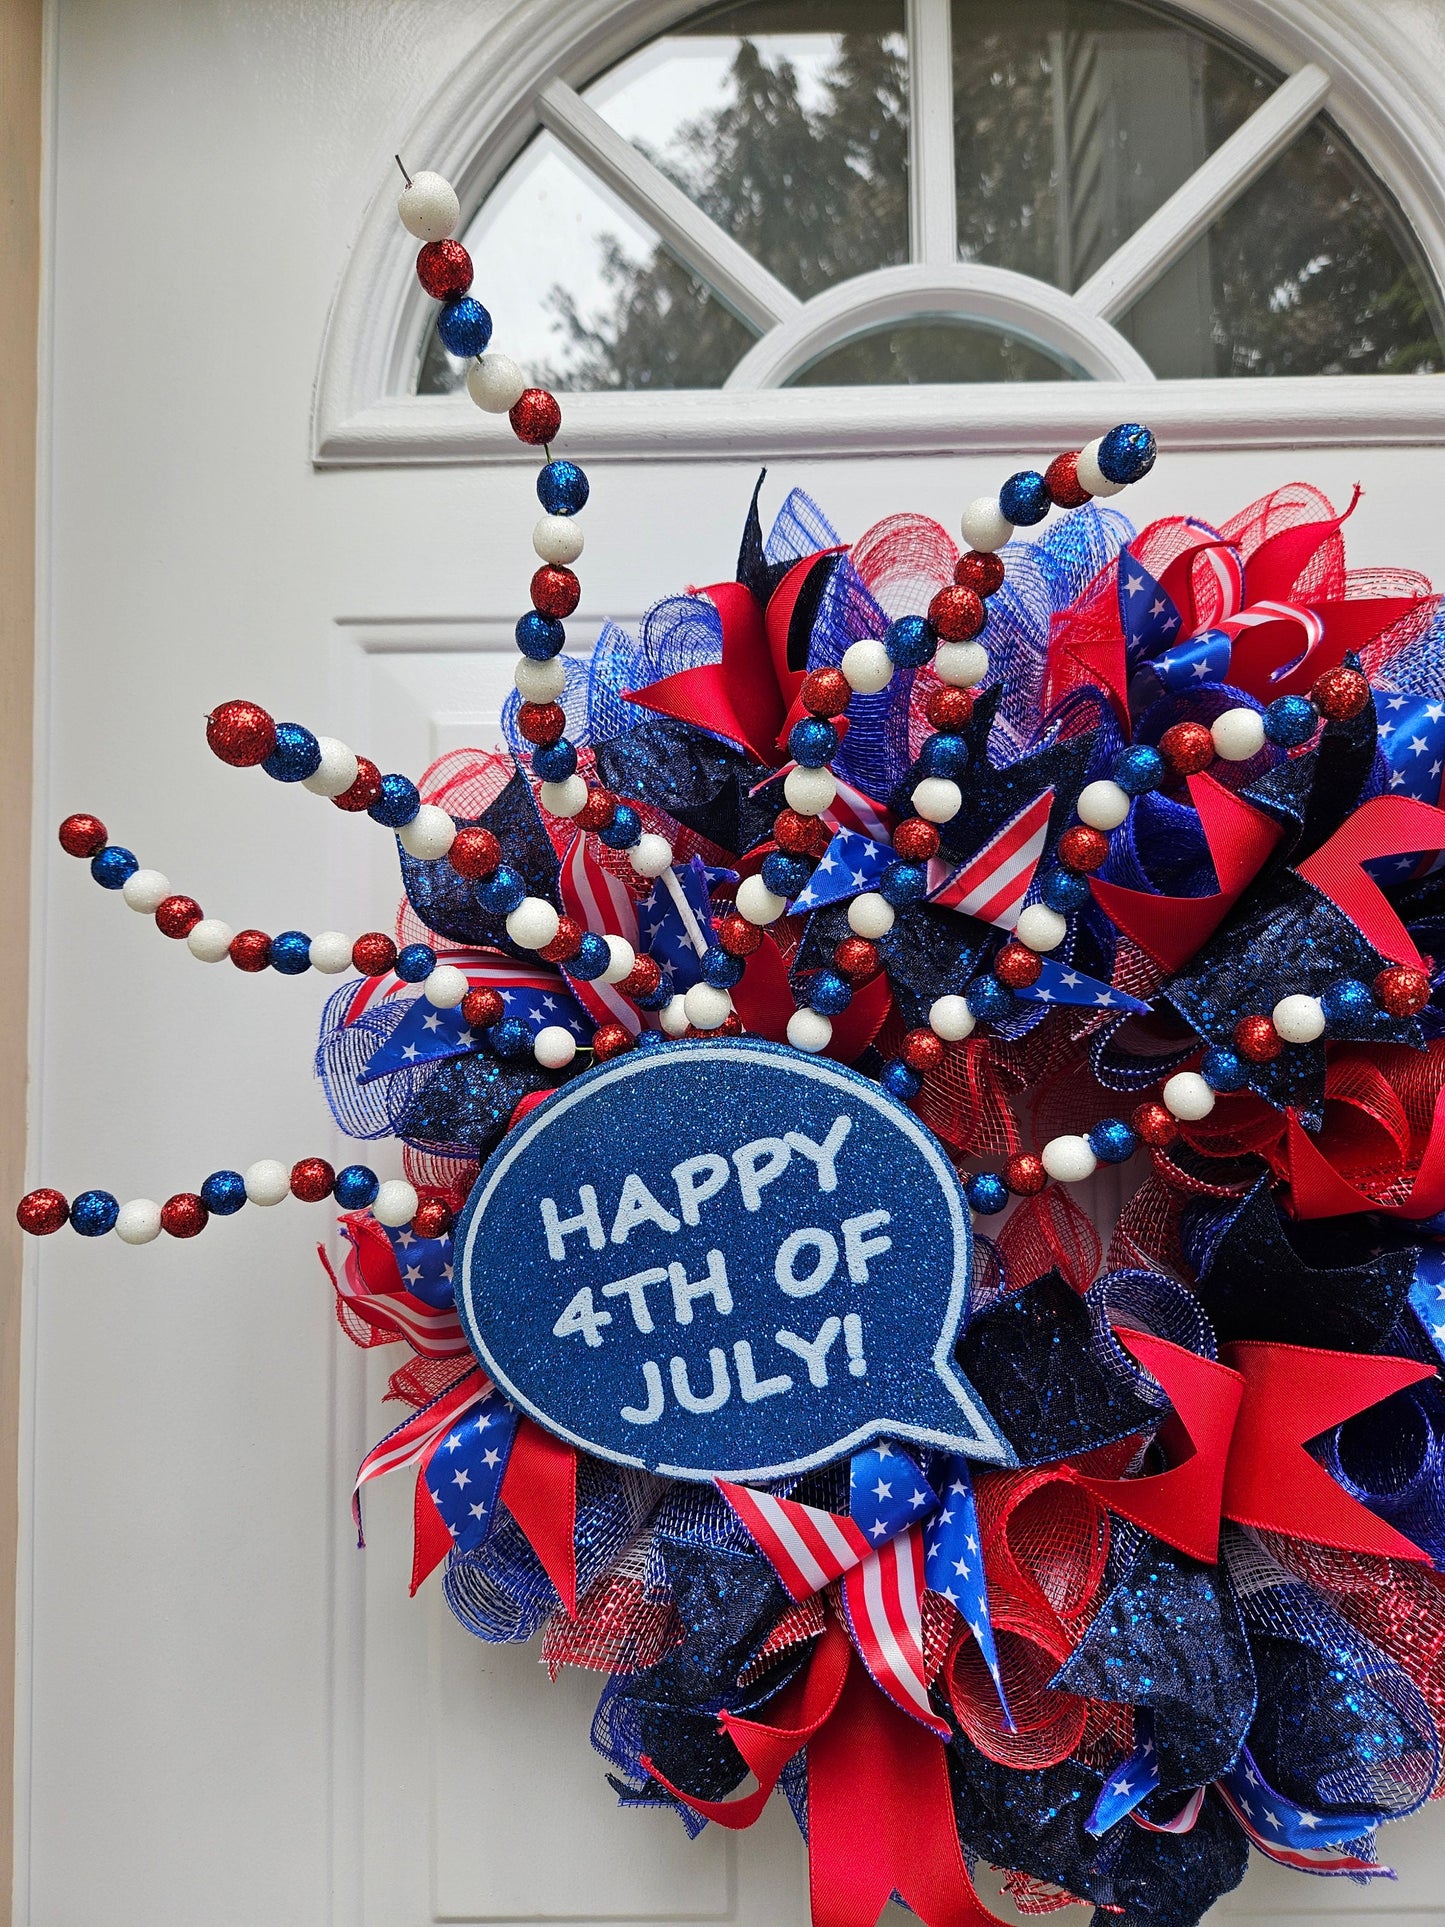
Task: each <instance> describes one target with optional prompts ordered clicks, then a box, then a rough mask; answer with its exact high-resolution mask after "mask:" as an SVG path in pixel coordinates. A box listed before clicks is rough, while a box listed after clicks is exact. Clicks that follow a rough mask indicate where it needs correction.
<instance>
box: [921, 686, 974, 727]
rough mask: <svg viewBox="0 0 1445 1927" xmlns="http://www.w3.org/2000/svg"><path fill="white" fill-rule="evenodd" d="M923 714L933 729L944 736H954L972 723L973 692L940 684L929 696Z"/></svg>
mask: <svg viewBox="0 0 1445 1927" xmlns="http://www.w3.org/2000/svg"><path fill="white" fill-rule="evenodd" d="M923 713H924V715H925V716H927V718H928V720H929V722H930V723H932V725H933V727H934V728H935V729H941V730H942V731H943V733H944V734H945V735H946V736H956V735H957V734H958V732H959V730H961V729H967V728H968V725H969V724H970V723H971V722H972V721H973V691H972V690H971V689H954V688H952V687H951V686H950V685H949V684H948V683H940V684H939V686H938V688H937V689H935V690H934V691H933V692H932V693H931V694H930V696H929V698H928V702H927V704H926V705H925V708H924V712H923Z"/></svg>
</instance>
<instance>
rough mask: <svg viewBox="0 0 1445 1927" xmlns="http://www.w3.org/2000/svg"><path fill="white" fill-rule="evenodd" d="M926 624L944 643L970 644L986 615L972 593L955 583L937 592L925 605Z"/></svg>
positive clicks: (980, 598)
mask: <svg viewBox="0 0 1445 1927" xmlns="http://www.w3.org/2000/svg"><path fill="white" fill-rule="evenodd" d="M928 620H929V621H930V622H931V623H932V624H933V626H934V628H935V629H936V630H937V631H938V633H939V635H941V636H942V637H943V640H944V641H945V642H972V641H973V638H974V637H975V636H976V635H977V634H978V633H979V631H980V630H981V629H982V628H983V625H984V624H985V623H986V622H987V621H988V611H987V610H986V609H985V608H984V606H983V598H982V596H980V595H979V593H978V591H977V590H976V589H966V588H964V587H963V586H962V585H961V584H957V583H956V584H954V585H952V586H951V587H949V588H947V589H940V590H939V592H938V594H937V595H936V596H935V597H934V598H933V600H932V602H930V603H929V605H928Z"/></svg>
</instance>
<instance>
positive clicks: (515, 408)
mask: <svg viewBox="0 0 1445 1927" xmlns="http://www.w3.org/2000/svg"><path fill="white" fill-rule="evenodd" d="M507 420H508V421H509V422H510V423H511V424H512V433H513V434H514V435H515V436H516V438H517V440H518V441H519V442H528V443H530V444H531V446H532V447H533V448H542V447H544V446H545V444H546V443H548V442H550V441H552V440H554V439H555V437H556V434H557V430H558V429H559V428H560V427H561V426H562V409H561V405H560V403H559V402H558V400H557V397H556V396H555V395H553V394H549V393H548V391H547V390H546V389H545V388H526V389H523V391H522V393H521V394H520V395H518V397H517V399H516V400H515V401H514V402H513V403H512V407H511V410H510V412H509V414H508V416H507Z"/></svg>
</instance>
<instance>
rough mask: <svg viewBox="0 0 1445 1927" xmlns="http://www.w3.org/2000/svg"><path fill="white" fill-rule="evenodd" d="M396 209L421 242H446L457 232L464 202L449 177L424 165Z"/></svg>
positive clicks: (407, 227) (398, 196) (415, 175)
mask: <svg viewBox="0 0 1445 1927" xmlns="http://www.w3.org/2000/svg"><path fill="white" fill-rule="evenodd" d="M396 211H397V213H398V214H399V215H400V216H401V224H402V226H403V227H404V228H405V229H406V231H407V233H408V234H414V235H415V236H416V238H417V240H418V241H445V240H446V239H447V238H448V237H449V236H450V235H453V234H455V233H456V231H457V222H458V221H459V220H460V219H461V218H462V210H461V203H460V202H459V201H458V200H457V197H456V192H455V190H454V189H453V187H452V184H451V182H450V181H448V180H443V178H442V176H441V175H440V174H433V173H431V172H430V170H428V169H426V168H423V170H422V172H421V173H420V174H413V175H412V177H411V179H410V180H409V181H408V182H407V184H406V186H405V187H404V188H403V189H402V190H401V193H400V194H398V195H397V197H396Z"/></svg>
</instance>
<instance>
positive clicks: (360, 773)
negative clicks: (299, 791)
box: [331, 756, 381, 816]
mask: <svg viewBox="0 0 1445 1927" xmlns="http://www.w3.org/2000/svg"><path fill="white" fill-rule="evenodd" d="M380 795H381V771H380V770H379V769H378V768H377V767H376V764H375V763H373V762H372V760H371V758H370V757H369V756H358V757H357V759H356V777H355V780H354V781H353V783H352V785H351V788H350V789H349V790H343V791H342V792H341V794H340V796H333V797H332V799H331V800H332V802H333V803H334V804H335V805H336V807H337V809H339V810H347V811H349V812H350V813H351V814H352V815H353V816H355V815H359V814H360V812H361V811H362V810H369V809H370V808H371V806H372V804H373V803H374V802H375V801H376V799H377V797H378V796H380Z"/></svg>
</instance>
